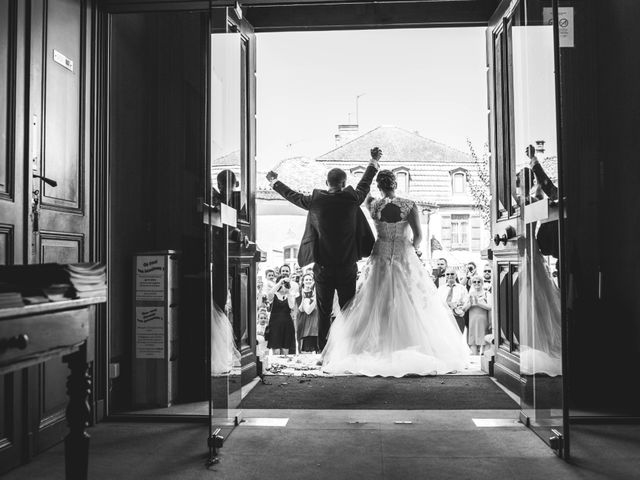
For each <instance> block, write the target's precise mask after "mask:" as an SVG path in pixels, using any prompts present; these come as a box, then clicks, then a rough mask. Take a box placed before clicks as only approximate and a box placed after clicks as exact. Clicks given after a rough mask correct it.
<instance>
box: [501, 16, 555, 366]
mask: <svg viewBox="0 0 640 480" xmlns="http://www.w3.org/2000/svg"><path fill="white" fill-rule="evenodd" d="M512 40H513V51H514V57H513V76H514V118H515V125H516V128H515V131H514V141H515V149H516V158H515V160H516V162H515V167H516V171H517V174H516V192H517V193H516V196H517V198H518V201H519V203H520V208H521V212H522V215H521V216H522V218H523V220H524V223H525V225H524V226H523V233H525V235H523V236H522V237H521V241H520V244H519V247H520V248H519V254H520V258H521V272H520V276H521V277H522V278H521V281H520V295H519V302H520V315H521V318H520V321H521V339H520V344H521V347H520V364H521V367H520V368H521V372H522V373H523V374H537V373H543V374H546V375H549V376H558V375H560V374H561V373H562V362H561V352H562V350H561V310H560V290H559V289H558V286H557V284H556V283H555V281H554V277H553V276H552V265H551V263H552V262H551V261H550V260H549V259H548V258H546V257H545V255H544V254H543V252H544V253H545V254H547V255H549V254H553V255H554V256H555V258H556V260H557V257H558V231H557V220H554V219H553V218H550V214H551V213H553V206H554V205H555V203H554V202H555V201H556V200H557V196H558V190H557V187H556V186H555V185H554V179H552V178H550V175H549V174H548V173H547V171H546V170H548V171H549V173H551V176H553V177H555V176H556V175H557V173H556V172H557V155H556V154H555V151H556V148H557V146H556V131H555V118H556V111H555V103H556V100H555V83H554V68H553V65H554V60H553V29H552V27H551V26H548V25H541V26H527V27H514V28H513V31H512ZM534 46H535V48H533V47H534ZM532 138H533V140H532ZM535 139H538V140H535ZM540 139H544V140H540ZM534 144H535V146H534ZM543 163H544V165H545V166H543ZM545 167H546V168H545ZM543 200H544V201H545V202H548V203H550V204H551V205H552V208H551V210H549V214H547V215H546V217H545V216H544V214H543V215H542V217H544V218H542V217H540V215H539V216H538V217H540V218H538V217H534V218H536V219H537V220H538V221H531V220H532V219H531V218H527V217H529V215H528V212H529V211H530V210H526V209H527V206H528V205H530V204H532V203H535V202H538V201H543ZM541 245H542V248H541Z"/></svg>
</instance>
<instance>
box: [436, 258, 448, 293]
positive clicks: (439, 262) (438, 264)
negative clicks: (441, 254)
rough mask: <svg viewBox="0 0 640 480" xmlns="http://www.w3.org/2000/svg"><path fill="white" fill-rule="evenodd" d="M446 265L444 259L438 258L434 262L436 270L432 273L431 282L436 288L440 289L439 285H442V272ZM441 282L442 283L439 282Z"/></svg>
mask: <svg viewBox="0 0 640 480" xmlns="http://www.w3.org/2000/svg"><path fill="white" fill-rule="evenodd" d="M447 266H448V263H447V259H446V258H439V259H438V260H437V261H436V269H435V270H434V272H433V277H434V279H433V281H434V283H435V284H436V287H440V283H443V284H444V280H445V278H444V272H445V270H446V269H447ZM440 280H442V282H441V281H440Z"/></svg>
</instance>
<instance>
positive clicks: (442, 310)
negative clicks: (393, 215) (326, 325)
mask: <svg viewBox="0 0 640 480" xmlns="http://www.w3.org/2000/svg"><path fill="white" fill-rule="evenodd" d="M389 204H393V205H395V207H396V208H395V209H396V211H397V210H398V209H399V211H400V221H397V222H395V223H388V222H385V221H382V220H381V212H382V211H383V210H384V209H385V207H387V206H388V205H389ZM413 205H414V202H413V201H411V200H407V199H402V198H397V197H396V198H393V199H388V198H383V199H381V200H374V201H373V202H372V203H371V204H370V205H369V210H370V212H371V216H372V218H373V219H374V222H375V226H376V230H377V233H378V238H377V240H376V242H375V245H374V246H373V251H372V253H371V256H370V257H369V259H368V261H367V263H366V265H365V267H364V269H363V272H362V274H361V275H360V279H359V282H358V286H357V289H356V294H355V296H354V298H353V299H352V300H351V301H349V303H347V305H345V307H344V309H343V310H342V311H341V312H340V314H338V316H337V317H336V319H335V320H334V322H333V324H332V325H331V329H330V332H329V338H328V341H327V345H326V347H325V349H324V350H323V355H322V358H323V367H322V370H323V371H324V372H326V373H330V374H356V375H366V376H383V377H402V376H404V375H408V374H415V375H436V374H443V373H451V372H455V371H461V370H464V369H465V368H466V367H467V366H468V362H469V347H468V346H467V345H466V342H465V341H464V339H463V337H462V335H461V334H460V330H459V329H458V326H457V324H456V321H455V319H454V317H453V315H452V314H451V311H450V309H449V308H448V306H447V305H446V303H445V302H444V300H443V299H442V298H441V297H440V296H439V295H438V291H437V288H436V286H435V284H434V283H433V280H432V279H431V275H430V272H428V271H427V269H426V268H425V267H424V266H423V265H422V263H421V262H420V259H419V258H418V256H417V255H416V252H415V251H414V248H413V245H412V243H411V229H410V226H409V222H408V221H407V217H408V215H409V213H410V211H411V209H412V207H413Z"/></svg>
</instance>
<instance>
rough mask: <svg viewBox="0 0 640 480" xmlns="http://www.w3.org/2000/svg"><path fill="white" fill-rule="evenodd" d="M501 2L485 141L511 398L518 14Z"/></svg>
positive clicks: (501, 369) (490, 48)
mask: <svg viewBox="0 0 640 480" xmlns="http://www.w3.org/2000/svg"><path fill="white" fill-rule="evenodd" d="M509 9H511V5H510V2H502V5H501V7H500V8H499V9H498V10H497V11H496V13H495V14H494V16H493V18H492V19H491V20H490V22H489V28H488V29H487V67H488V68H487V76H488V82H487V84H488V86H489V92H488V95H489V102H488V103H489V107H490V116H489V120H490V121H489V136H490V145H491V152H492V155H491V189H492V192H491V193H492V197H493V201H492V206H491V207H492V212H491V232H492V234H493V235H494V238H495V242H494V245H493V246H492V254H493V260H494V262H493V278H494V279H496V280H495V282H496V285H495V290H494V293H495V303H494V307H495V310H494V311H495V312H497V315H494V325H493V331H494V337H495V346H496V351H495V357H494V366H493V371H494V375H495V377H496V378H497V379H498V380H499V381H500V382H501V383H502V384H503V385H504V386H505V387H507V388H508V389H510V390H511V391H513V392H514V393H515V394H516V395H519V394H520V357H519V354H520V352H519V341H518V335H517V331H518V326H519V318H518V308H517V306H518V302H519V298H518V287H519V285H518V245H517V242H516V238H515V232H516V231H517V228H518V218H519V215H520V212H519V209H518V204H517V201H516V189H515V151H514V148H513V133H514V129H513V115H512V112H513V77H512V75H511V73H512V53H511V51H510V45H511V44H510V41H509V40H510V35H511V29H512V27H513V24H514V21H515V22H517V21H518V9H515V10H509Z"/></svg>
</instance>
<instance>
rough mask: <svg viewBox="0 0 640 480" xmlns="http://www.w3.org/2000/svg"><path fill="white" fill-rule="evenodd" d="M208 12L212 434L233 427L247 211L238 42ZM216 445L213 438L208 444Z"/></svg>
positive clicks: (237, 37)
mask: <svg viewBox="0 0 640 480" xmlns="http://www.w3.org/2000/svg"><path fill="white" fill-rule="evenodd" d="M220 10H221V11H220V12H217V11H215V10H214V11H213V13H212V15H213V16H212V22H213V24H214V25H216V23H219V24H220V25H221V26H220V27H219V28H215V29H214V32H215V33H212V34H211V39H210V40H211V41H210V82H209V84H210V90H209V93H210V97H209V98H210V117H209V118H210V120H211V129H210V169H209V170H208V175H207V179H208V181H209V182H210V188H209V190H208V194H209V196H210V198H209V199H208V200H209V201H208V202H206V203H207V204H208V205H209V206H210V208H209V209H208V212H209V218H208V220H207V222H208V223H209V225H210V228H211V235H210V239H211V241H210V251H209V254H210V258H211V269H210V279H211V284H210V287H211V290H210V291H211V321H210V349H209V350H210V359H209V360H210V382H209V388H210V402H209V417H210V426H211V429H212V432H215V430H216V429H217V428H219V427H225V426H233V425H234V424H235V423H237V418H238V417H239V411H238V410H237V409H238V407H239V405H240V401H241V400H242V395H241V375H240V374H241V362H240V353H239V341H240V335H238V333H239V332H237V331H235V330H237V329H234V325H236V324H237V323H238V322H237V319H236V317H238V318H239V316H240V315H241V314H242V305H241V303H242V302H238V301H235V300H234V299H237V298H239V295H238V294H239V292H237V291H235V290H237V289H238V288H242V284H241V282H240V283H238V282H237V281H236V280H237V278H238V274H239V272H238V271H237V269H236V268H235V267H234V266H233V265H230V263H229V255H230V249H232V250H233V249H234V248H235V246H236V245H237V243H238V238H237V237H238V235H239V234H238V232H239V230H238V228H237V226H238V216H239V211H241V210H242V208H243V205H242V203H243V198H244V199H245V200H244V203H245V207H244V210H245V211H246V194H244V195H243V194H242V191H243V189H244V188H245V185H241V181H240V180H241V179H242V178H243V174H242V162H241V149H242V144H241V139H242V131H241V128H242V124H241V118H242V91H241V72H242V70H241V58H242V57H241V37H240V35H239V34H237V33H227V31H226V30H227V28H226V21H223V19H226V9H220ZM213 441H215V439H214V440H213Z"/></svg>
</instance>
